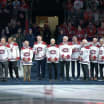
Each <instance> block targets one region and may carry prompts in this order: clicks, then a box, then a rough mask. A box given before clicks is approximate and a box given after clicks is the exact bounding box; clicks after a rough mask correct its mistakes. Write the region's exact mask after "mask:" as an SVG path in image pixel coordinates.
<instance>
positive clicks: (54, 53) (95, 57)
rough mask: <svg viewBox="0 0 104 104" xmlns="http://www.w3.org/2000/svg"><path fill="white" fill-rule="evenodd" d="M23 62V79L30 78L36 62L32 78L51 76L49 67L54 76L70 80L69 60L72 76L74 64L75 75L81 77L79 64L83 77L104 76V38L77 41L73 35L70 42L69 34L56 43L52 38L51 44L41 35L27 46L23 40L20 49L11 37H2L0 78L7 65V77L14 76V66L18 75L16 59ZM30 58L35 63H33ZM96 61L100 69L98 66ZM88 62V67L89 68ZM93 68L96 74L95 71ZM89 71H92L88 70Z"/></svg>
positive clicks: (4, 78)
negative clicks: (59, 42) (32, 67)
mask: <svg viewBox="0 0 104 104" xmlns="http://www.w3.org/2000/svg"><path fill="white" fill-rule="evenodd" d="M18 60H21V61H20V62H21V63H22V65H23V72H24V81H26V80H28V81H30V80H31V66H35V67H34V70H35V74H36V77H35V79H39V80H40V79H45V78H46V76H47V75H46V74H48V76H49V79H52V70H54V76H55V79H56V80H61V79H62V80H65V79H66V80H70V75H69V74H70V72H69V71H70V64H72V77H73V78H74V79H75V78H76V76H75V67H76V64H77V79H79V78H80V70H81V68H80V65H81V67H82V71H83V74H84V80H89V78H90V77H91V80H97V79H98V72H100V79H103V67H104V40H103V39H100V42H99V43H98V40H97V38H93V42H91V43H88V42H87V40H86V39H83V40H82V42H78V40H77V37H75V36H74V37H73V41H72V42H68V37H67V36H64V37H63V42H62V43H61V44H60V45H59V46H58V45H56V44H55V39H53V38H52V39H51V40H50V45H46V43H45V42H43V41H42V36H40V35H38V36H37V42H35V43H34V46H33V48H31V47H29V42H28V41H24V43H23V48H22V49H21V50H20V51H19V48H18V44H17V43H15V42H14V41H13V38H12V37H11V38H9V39H8V43H7V42H6V39H5V38H4V37H3V38H1V43H0V79H1V80H7V79H8V69H9V73H10V77H11V78H12V79H13V78H14V77H13V70H14V71H15V74H16V78H17V79H18V78H19V74H18V67H17V61H18ZM33 61H34V62H35V64H32V63H33ZM98 65H99V69H98ZM89 66H90V69H89ZM94 70H95V72H96V73H95V74H94ZM89 71H90V72H91V74H90V73H89ZM47 72H49V73H47Z"/></svg>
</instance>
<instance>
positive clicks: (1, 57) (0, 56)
mask: <svg viewBox="0 0 104 104" xmlns="http://www.w3.org/2000/svg"><path fill="white" fill-rule="evenodd" d="M9 50H10V46H9V45H8V44H7V45H2V44H0V62H5V61H8V57H9V55H10V53H9Z"/></svg>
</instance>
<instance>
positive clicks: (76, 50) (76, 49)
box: [72, 42, 81, 61]
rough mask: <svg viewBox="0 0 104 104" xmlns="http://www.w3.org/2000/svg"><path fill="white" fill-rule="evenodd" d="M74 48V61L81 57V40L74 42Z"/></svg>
mask: <svg viewBox="0 0 104 104" xmlns="http://www.w3.org/2000/svg"><path fill="white" fill-rule="evenodd" d="M72 44H73V46H74V48H73V50H72V61H78V58H79V54H80V48H81V45H80V42H78V43H77V44H74V43H72Z"/></svg>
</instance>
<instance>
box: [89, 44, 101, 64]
mask: <svg viewBox="0 0 104 104" xmlns="http://www.w3.org/2000/svg"><path fill="white" fill-rule="evenodd" d="M98 54H99V45H98V44H91V45H90V61H91V62H93V63H97V62H98Z"/></svg>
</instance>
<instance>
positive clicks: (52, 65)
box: [46, 38, 59, 80]
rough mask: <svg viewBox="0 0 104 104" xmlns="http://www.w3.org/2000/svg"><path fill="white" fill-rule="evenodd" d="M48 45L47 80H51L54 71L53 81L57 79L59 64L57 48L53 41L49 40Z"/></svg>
mask: <svg viewBox="0 0 104 104" xmlns="http://www.w3.org/2000/svg"><path fill="white" fill-rule="evenodd" d="M50 43H51V44H50V45H48V47H47V53H46V57H47V63H48V70H49V79H50V80H51V79H52V73H53V70H54V76H55V80H57V79H58V64H59V47H58V45H56V44H55V39H53V38H52V39H51V41H50Z"/></svg>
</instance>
